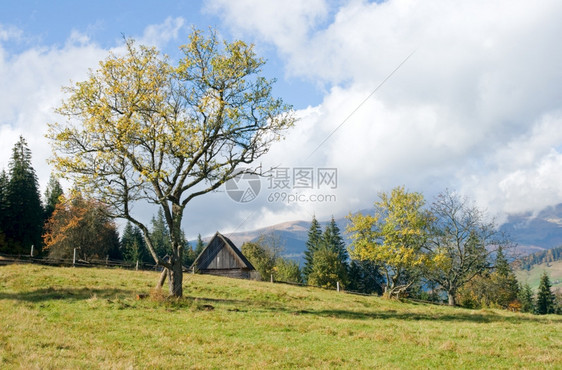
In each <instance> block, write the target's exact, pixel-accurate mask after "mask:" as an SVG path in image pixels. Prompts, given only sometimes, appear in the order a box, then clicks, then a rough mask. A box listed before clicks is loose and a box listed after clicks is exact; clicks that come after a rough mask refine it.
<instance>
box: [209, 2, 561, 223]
mask: <svg viewBox="0 0 562 370" xmlns="http://www.w3.org/2000/svg"><path fill="white" fill-rule="evenodd" d="M209 3H210V5H209V9H211V10H212V11H214V12H215V13H217V14H219V15H220V16H221V17H222V18H223V19H224V20H225V21H226V22H227V23H228V24H230V25H231V27H232V29H233V32H235V33H236V32H238V33H240V34H242V35H243V36H244V37H246V38H254V39H256V40H260V41H267V42H270V43H271V44H273V45H275V46H276V47H277V48H278V50H279V53H280V55H282V56H283V57H284V58H285V60H286V66H287V67H286V68H287V71H286V72H288V73H290V74H292V75H296V76H300V77H302V78H304V79H306V80H310V81H313V82H320V83H324V84H326V85H327V86H331V88H329V89H328V93H327V94H326V95H325V98H324V100H323V102H322V103H321V105H319V106H318V107H314V108H310V109H309V110H308V111H307V112H308V113H310V112H314V113H313V114H308V115H307V116H306V118H304V119H303V120H302V121H301V122H299V123H298V125H302V126H303V127H297V128H295V130H294V131H293V132H292V133H290V134H289V136H288V139H287V140H286V142H284V143H283V144H281V145H280V148H279V149H274V150H272V153H271V156H272V157H276V158H277V160H278V161H282V160H283V159H285V158H287V157H288V161H289V162H295V161H296V162H297V163H298V160H299V158H305V157H307V155H308V154H309V153H310V150H311V147H315V145H317V144H318V143H320V142H321V141H322V140H323V139H324V138H325V137H327V136H328V135H329V134H330V133H331V132H332V131H333V130H334V129H335V128H336V127H337V126H338V125H339V124H340V123H341V122H342V121H343V120H344V119H345V118H346V117H347V115H349V113H350V112H352V111H353V110H354V109H355V108H357V106H358V105H359V104H360V103H361V102H362V101H363V100H364V99H365V97H367V96H368V95H369V94H370V93H371V92H372V91H373V89H374V88H375V87H376V86H377V85H378V84H379V83H380V82H381V81H382V80H383V79H384V78H385V77H386V76H387V75H388V74H389V73H390V72H391V71H392V70H393V69H394V68H396V66H397V65H398V64H399V63H400V62H401V61H402V60H403V59H404V58H405V57H406V56H407V55H408V54H410V53H411V52H412V51H414V50H415V51H416V52H415V54H414V55H413V56H412V57H411V58H410V59H409V60H408V61H407V62H406V63H405V64H404V65H403V66H402V67H401V68H400V69H399V70H398V72H397V73H396V74H395V75H394V76H392V78H391V79H389V81H388V82H387V83H386V84H385V85H384V86H382V87H381V89H380V90H379V91H377V93H376V94H375V95H374V96H373V97H372V98H371V99H369V100H368V101H367V102H366V103H365V104H364V105H363V106H362V107H361V108H360V109H359V110H358V111H357V112H356V113H355V114H354V115H353V116H352V117H351V118H350V119H349V120H348V121H347V122H346V123H345V124H344V125H343V126H342V127H341V128H340V129H339V130H338V131H337V132H336V133H335V134H334V135H333V136H332V137H331V138H330V140H328V141H327V142H326V143H325V144H324V145H323V146H322V147H321V148H320V149H319V150H318V152H317V153H315V155H314V156H313V157H312V158H311V160H313V162H312V163H313V164H314V165H315V166H337V167H338V169H339V171H340V172H339V174H340V186H339V187H338V194H339V195H340V196H339V197H338V199H339V201H338V204H337V205H332V207H331V208H330V207H324V208H323V207H318V209H322V212H324V215H323V216H324V217H327V216H329V214H330V213H342V212H343V213H345V209H347V210H354V209H357V208H358V207H359V208H363V207H368V206H369V205H370V204H371V203H372V201H374V200H375V199H376V194H377V192H378V191H380V190H388V189H390V188H391V187H393V186H397V185H402V184H404V185H406V186H407V187H408V188H410V189H411V190H418V191H423V192H424V193H425V194H426V195H428V196H431V195H433V194H434V193H435V192H438V191H441V190H443V189H444V188H446V187H449V188H457V189H461V190H462V192H464V193H465V194H466V195H469V196H472V197H474V198H476V199H477V200H478V202H479V203H480V204H481V205H482V206H483V207H485V208H488V209H489V210H490V211H491V213H495V214H501V213H504V212H520V211H526V210H537V209H540V208H541V207H545V206H548V205H551V204H556V203H560V202H562V192H561V191H560V190H558V188H557V187H556V186H557V184H559V180H560V173H562V163H561V154H560V148H561V146H562V137H561V136H560V134H559V133H558V132H560V129H559V127H561V125H560V124H561V123H562V122H561V121H560V119H559V113H557V112H559V111H560V109H561V108H562V107H561V104H562V103H561V102H562V90H560V88H559V87H560V86H561V85H562V70H561V69H560V68H559V66H560V65H562V49H560V48H559V47H558V44H559V40H558V38H559V37H558V35H560V34H562V22H560V21H559V20H560V19H562V3H560V2H558V1H554V0H551V1H543V2H541V3H540V4H534V3H529V2H526V1H511V0H503V1H495V2H488V1H456V2H450V1H445V0H435V1H425V2H419V1H414V0H390V1H386V2H383V3H368V2H365V1H349V2H347V3H345V4H343V5H336V4H335V3H314V4H310V5H309V6H306V7H304V6H303V7H295V6H287V7H282V6H280V7H272V8H269V9H274V12H275V14H270V13H268V11H265V10H262V8H265V7H267V6H266V5H262V4H263V3H262V2H261V1H255V2H250V1H245V2H244V3H243V6H242V5H239V4H238V3H237V2H225V1H210V2H209ZM253 7H255V8H256V9H257V15H259V16H258V17H251V19H248V17H247V14H249V13H248V11H247V9H250V8H253ZM332 15H333V17H332V18H330V16H332ZM291 17H292V18H291ZM254 18H259V19H258V20H256V19H254ZM288 18H290V19H291V20H294V19H301V20H303V21H302V22H301V23H300V25H298V26H297V25H294V24H293V22H292V21H288V20H287V19H288ZM279 30H286V31H285V32H280V31H279ZM287 153H289V154H287ZM272 161H273V162H274V161H275V160H273V159H272Z"/></svg>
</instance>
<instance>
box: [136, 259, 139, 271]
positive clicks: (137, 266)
mask: <svg viewBox="0 0 562 370" xmlns="http://www.w3.org/2000/svg"><path fill="white" fill-rule="evenodd" d="M138 270H139V260H137V265H136V266H135V271H138Z"/></svg>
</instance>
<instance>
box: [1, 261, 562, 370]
mask: <svg viewBox="0 0 562 370" xmlns="http://www.w3.org/2000/svg"><path fill="white" fill-rule="evenodd" d="M157 276H158V275H157V274H156V273H152V272H135V271H125V270H118V269H114V270H111V269H110V270H105V269H78V268H77V269H73V268H54V267H44V266H36V265H10V266H1V267H0V368H53V369H54V368H57V369H58V368H92V367H96V368H98V367H101V368H233V367H244V368H256V369H257V368H259V369H261V368H271V367H282V368H295V367H309V368H333V367H344V368H377V367H379V368H435V367H439V368H506V369H508V368H509V369H511V368H562V334H561V333H562V317H560V316H553V315H548V316H532V315H528V314H519V313H509V312H504V311H499V310H466V309H461V308H449V307H443V306H433V305H426V304H419V303H411V302H410V303H408V302H397V301H389V300H385V299H382V298H378V297H364V296H355V295H349V294H344V293H337V292H333V291H326V290H321V289H315V288H307V287H295V286H288V285H282V284H271V283H266V282H253V281H246V280H235V279H227V278H218V277H213V276H201V275H185V283H184V284H185V285H184V289H185V295H186V297H185V298H183V299H181V300H166V299H163V298H161V297H159V296H158V294H156V293H154V292H153V293H152V295H151V297H149V298H146V299H140V300H137V299H136V296H137V294H140V293H150V292H151V291H152V287H153V285H154V284H155V282H156V280H157Z"/></svg>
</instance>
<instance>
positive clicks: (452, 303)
mask: <svg viewBox="0 0 562 370" xmlns="http://www.w3.org/2000/svg"><path fill="white" fill-rule="evenodd" d="M447 295H448V296H449V306H456V305H457V301H456V298H455V295H456V294H455V292H454V291H448V292H447Z"/></svg>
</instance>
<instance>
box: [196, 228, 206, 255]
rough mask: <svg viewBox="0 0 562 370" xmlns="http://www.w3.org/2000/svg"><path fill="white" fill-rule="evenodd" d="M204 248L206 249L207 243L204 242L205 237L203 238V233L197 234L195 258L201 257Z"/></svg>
mask: <svg viewBox="0 0 562 370" xmlns="http://www.w3.org/2000/svg"><path fill="white" fill-rule="evenodd" d="M203 249H205V243H203V239H201V234H197V244H195V250H194V251H193V252H194V253H193V254H194V255H195V258H197V257H199V255H200V254H201V252H203Z"/></svg>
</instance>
